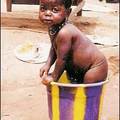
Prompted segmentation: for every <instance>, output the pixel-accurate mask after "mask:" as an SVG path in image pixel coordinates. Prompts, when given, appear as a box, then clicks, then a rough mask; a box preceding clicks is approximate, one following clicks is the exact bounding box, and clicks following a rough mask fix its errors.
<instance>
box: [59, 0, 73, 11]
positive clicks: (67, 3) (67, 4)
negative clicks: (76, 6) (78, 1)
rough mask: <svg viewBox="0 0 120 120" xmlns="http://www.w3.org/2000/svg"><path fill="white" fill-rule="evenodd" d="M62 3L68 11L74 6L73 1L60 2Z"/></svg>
mask: <svg viewBox="0 0 120 120" xmlns="http://www.w3.org/2000/svg"><path fill="white" fill-rule="evenodd" d="M60 1H61V2H62V3H63V4H64V6H65V8H66V9H69V8H70V7H71V5H72V0H60Z"/></svg>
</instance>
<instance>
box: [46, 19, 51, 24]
mask: <svg viewBox="0 0 120 120" xmlns="http://www.w3.org/2000/svg"><path fill="white" fill-rule="evenodd" d="M44 23H47V24H51V23H52V20H49V19H44Z"/></svg>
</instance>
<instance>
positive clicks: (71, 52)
mask: <svg viewBox="0 0 120 120" xmlns="http://www.w3.org/2000/svg"><path fill="white" fill-rule="evenodd" d="M71 5H72V0H40V11H39V18H40V20H41V21H42V22H43V23H44V24H46V25H48V32H49V36H50V41H51V48H50V52H49V56H48V59H47V62H46V64H45V65H44V66H43V67H42V68H41V69H40V77H41V78H42V83H43V84H45V85H49V84H50V82H52V81H55V82H57V81H58V80H59V78H60V76H61V75H62V73H63V72H64V70H65V71H66V73H67V77H68V79H69V80H70V82H71V83H78V84H80V83H85V84H87V83H96V82H100V81H104V80H105V79H106V77H107V73H108V64H107V61H106V58H105V56H104V55H103V54H102V53H101V52H100V51H99V50H98V48H97V47H96V46H95V44H93V43H92V42H91V41H90V40H89V39H88V38H87V37H86V36H85V35H84V34H83V33H82V32H81V31H80V30H79V29H78V28H77V27H76V26H74V25H73V24H71V23H70V22H69V21H68V17H69V15H70V13H71ZM54 63H55V67H54V70H53V72H52V73H50V74H49V70H50V68H51V66H52V65H53V64H54Z"/></svg>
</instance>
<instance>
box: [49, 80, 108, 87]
mask: <svg viewBox="0 0 120 120" xmlns="http://www.w3.org/2000/svg"><path fill="white" fill-rule="evenodd" d="M108 81H109V80H105V81H102V82H98V83H90V84H71V83H67V84H66V83H59V82H51V83H50V84H51V85H57V86H61V87H96V86H102V85H103V84H106V83H108Z"/></svg>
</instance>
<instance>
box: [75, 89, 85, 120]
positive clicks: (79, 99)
mask: <svg viewBox="0 0 120 120" xmlns="http://www.w3.org/2000/svg"><path fill="white" fill-rule="evenodd" d="M85 107H86V95H85V92H84V88H76V94H75V100H74V109H73V118H74V119H73V120H84V116H85Z"/></svg>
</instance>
